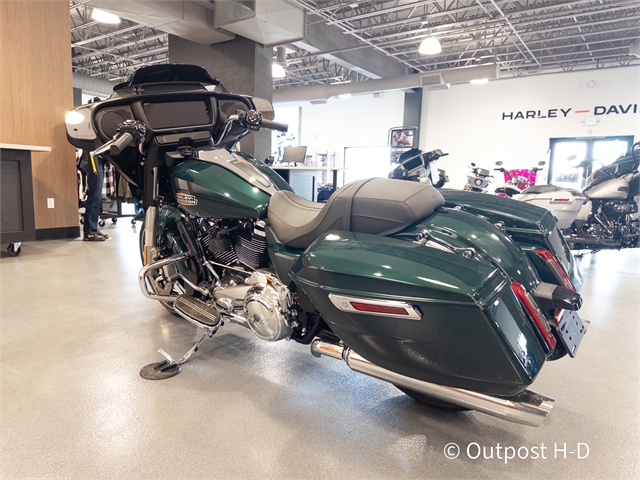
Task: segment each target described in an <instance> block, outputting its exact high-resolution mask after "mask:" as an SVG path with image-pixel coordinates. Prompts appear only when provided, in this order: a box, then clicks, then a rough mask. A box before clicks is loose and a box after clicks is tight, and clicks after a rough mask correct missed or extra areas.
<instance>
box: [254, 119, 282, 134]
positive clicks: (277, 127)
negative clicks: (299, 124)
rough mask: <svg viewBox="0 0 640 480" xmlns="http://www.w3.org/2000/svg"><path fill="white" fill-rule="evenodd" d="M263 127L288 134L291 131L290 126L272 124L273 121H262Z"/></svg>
mask: <svg viewBox="0 0 640 480" xmlns="http://www.w3.org/2000/svg"><path fill="white" fill-rule="evenodd" d="M261 125H262V127H263V128H268V129H269V130H277V131H279V132H286V131H288V130H289V125H287V124H285V123H278V122H272V121H271V120H267V119H264V118H263V119H262V122H261Z"/></svg>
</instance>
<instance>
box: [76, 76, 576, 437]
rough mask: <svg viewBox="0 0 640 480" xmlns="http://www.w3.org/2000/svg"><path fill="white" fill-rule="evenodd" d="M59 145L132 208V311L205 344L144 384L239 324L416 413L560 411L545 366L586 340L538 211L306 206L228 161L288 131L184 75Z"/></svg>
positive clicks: (397, 187) (456, 202)
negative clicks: (169, 317)
mask: <svg viewBox="0 0 640 480" xmlns="http://www.w3.org/2000/svg"><path fill="white" fill-rule="evenodd" d="M66 128H67V134H68V138H69V141H70V142H71V143H72V144H73V145H74V146H76V147H78V148H82V149H86V150H91V151H92V155H94V156H97V155H102V156H103V157H104V158H106V159H107V160H108V161H109V162H111V163H112V164H113V165H115V167H116V168H117V170H118V172H119V173H120V175H122V176H123V177H124V178H125V179H126V180H127V181H128V182H129V183H130V184H131V186H132V187H133V188H134V189H136V190H137V191H139V192H140V195H141V201H142V203H143V205H144V208H145V223H144V227H143V229H142V232H141V240H140V246H141V253H142V257H143V264H144V266H143V268H142V270H141V271H140V274H139V282H140V287H141V289H142V293H143V294H144V295H145V296H146V297H148V298H150V299H154V300H158V301H160V302H162V304H163V305H164V306H165V307H167V308H168V309H170V310H171V311H172V312H174V313H176V314H178V315H180V316H182V317H184V318H185V319H186V320H188V321H189V322H192V323H193V324H195V325H197V326H198V327H200V328H202V329H203V335H202V338H201V339H200V340H199V341H198V342H197V343H196V345H194V346H193V348H192V349H191V350H189V351H188V352H187V353H186V354H185V355H184V356H183V357H182V358H180V359H173V358H171V357H170V356H169V355H168V354H166V353H164V352H163V351H162V350H161V353H163V354H164V355H165V357H166V359H165V360H164V361H161V362H158V363H154V364H151V365H148V366H146V367H144V368H143V369H142V371H141V375H142V376H143V377H145V378H149V379H161V378H167V377H169V376H172V375H175V374H177V373H178V372H179V371H180V369H181V367H180V365H181V364H183V363H184V362H185V361H187V359H188V358H189V357H190V356H191V355H192V354H193V353H194V352H195V351H196V350H197V349H198V347H199V345H200V344H201V342H202V341H204V340H205V339H206V338H207V337H211V336H212V335H213V334H215V333H216V332H217V331H218V329H219V328H220V327H222V326H223V325H225V324H229V323H235V324H239V325H241V326H243V327H246V328H249V329H251V330H252V331H253V332H254V333H255V334H256V335H257V336H258V337H260V338H262V339H263V340H266V341H278V340H283V339H291V340H295V341H296V342H299V343H301V344H307V345H310V346H311V353H312V354H313V355H315V356H317V357H320V356H329V357H332V358H335V359H339V360H344V361H345V362H346V363H347V364H348V365H349V367H350V368H351V369H353V370H355V371H358V372H362V373H365V374H367V375H370V376H373V377H376V378H380V379H383V380H385V381H388V382H390V383H392V384H394V385H396V386H397V387H398V388H400V389H401V390H402V391H403V392H405V393H407V394H408V395H410V396H412V397H414V398H416V399H418V400H420V401H423V402H426V403H431V404H435V405H439V406H444V407H450V408H461V409H474V410H478V411H481V412H485V413H487V414H489V415H493V416H496V417H500V418H503V419H506V420H509V421H514V422H519V423H523V424H527V425H539V424H540V423H541V422H542V420H543V419H544V418H545V417H546V415H547V414H548V413H549V411H550V409H551V407H552V405H553V399H552V398H549V397H547V396H544V395H540V394H537V393H535V392H531V391H529V390H527V388H528V387H529V385H530V384H531V383H532V382H533V381H534V379H535V378H536V376H537V375H538V372H539V371H540V369H541V368H542V366H543V365H544V363H545V361H547V360H555V359H558V358H560V357H562V356H564V355H566V354H569V355H570V356H575V354H576V352H577V349H578V346H579V345H580V341H581V340H582V337H583V335H584V334H585V331H586V325H587V322H583V321H582V320H581V319H580V317H579V316H578V314H577V310H578V309H579V308H580V306H581V297H580V295H579V294H578V293H577V290H578V289H579V287H580V283H581V278H580V275H579V273H578V271H577V269H576V267H575V265H574V263H573V259H572V257H571V254H570V253H569V249H568V247H567V245H566V243H565V241H564V239H563V238H562V235H561V234H560V232H559V230H558V228H557V226H556V221H555V218H554V217H553V216H552V215H551V214H550V213H549V212H548V211H546V210H544V209H542V208H538V207H535V206H530V205H526V204H522V203H520V202H515V201H512V200H509V199H503V198H499V197H489V196H487V195H480V194H475V193H472V192H461V191H453V190H443V191H438V190H436V189H435V188H434V187H432V186H431V185H429V184H426V183H419V182H405V181H400V180H393V179H383V178H373V179H367V180H360V181H356V182H353V183H350V184H347V185H345V186H344V187H342V188H340V189H339V190H338V191H336V192H335V193H334V194H333V195H332V197H331V198H330V200H329V201H328V202H327V203H326V204H317V203H312V202H309V201H307V200H305V199H303V198H301V197H299V196H298V195H296V194H295V193H294V192H293V191H292V190H291V188H290V187H289V185H288V184H287V183H286V182H285V181H284V180H283V179H282V178H280V177H279V176H278V175H277V174H276V173H275V172H274V171H273V170H271V169H270V168H269V167H268V166H267V165H265V164H264V163H263V162H261V161H260V160H258V159H256V158H254V157H252V156H250V155H247V154H245V153H242V152H240V151H237V150H236V149H235V147H236V145H237V143H238V141H239V140H240V139H241V138H243V137H244V136H245V135H247V134H248V133H250V132H252V131H253V132H256V131H259V130H260V129H275V130H282V131H285V130H286V128H287V127H286V125H282V124H278V123H276V122H274V121H273V109H272V106H271V104H270V102H267V101H265V100H261V99H258V98H251V97H248V96H244V95H237V94H232V93H229V92H227V91H226V90H225V89H224V88H223V86H222V85H221V84H220V82H219V81H217V80H215V79H213V78H211V77H210V76H209V74H208V73H207V72H206V71H205V70H204V69H201V68H200V67H195V66H190V65H161V66H152V67H146V68H143V69H140V70H138V71H137V72H136V73H134V74H133V75H132V76H131V78H130V79H129V80H128V81H127V82H125V83H123V84H119V85H117V86H116V87H115V88H114V93H113V95H112V96H111V97H110V98H108V99H107V100H104V101H102V102H98V103H93V104H89V105H85V106H81V107H78V108H76V109H75V110H73V111H72V112H70V114H69V115H68V117H67V125H66ZM105 142H106V143H105Z"/></svg>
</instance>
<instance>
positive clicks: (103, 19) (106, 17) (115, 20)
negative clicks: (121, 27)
mask: <svg viewBox="0 0 640 480" xmlns="http://www.w3.org/2000/svg"><path fill="white" fill-rule="evenodd" d="M91 18H93V19H94V20H95V21H96V22H100V23H108V24H110V25H117V24H119V23H120V17H119V16H117V15H114V14H113V13H109V12H105V11H104V10H100V9H98V8H94V9H93V11H92V12H91Z"/></svg>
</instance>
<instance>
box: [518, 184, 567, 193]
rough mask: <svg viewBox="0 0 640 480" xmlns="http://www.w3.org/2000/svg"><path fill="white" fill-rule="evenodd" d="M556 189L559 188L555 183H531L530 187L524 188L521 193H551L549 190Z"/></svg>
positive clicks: (555, 190) (554, 190)
mask: <svg viewBox="0 0 640 480" xmlns="http://www.w3.org/2000/svg"><path fill="white" fill-rule="evenodd" d="M558 190H561V189H560V188H558V186H557V185H533V186H532V187H529V188H525V189H524V190H523V191H522V194H523V195H524V194H527V193H551V192H557V191H558Z"/></svg>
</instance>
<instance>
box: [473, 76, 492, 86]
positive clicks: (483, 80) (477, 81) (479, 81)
mask: <svg viewBox="0 0 640 480" xmlns="http://www.w3.org/2000/svg"><path fill="white" fill-rule="evenodd" d="M470 83H473V84H474V85H482V84H484V83H489V79H488V78H474V79H473V80H470Z"/></svg>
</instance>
